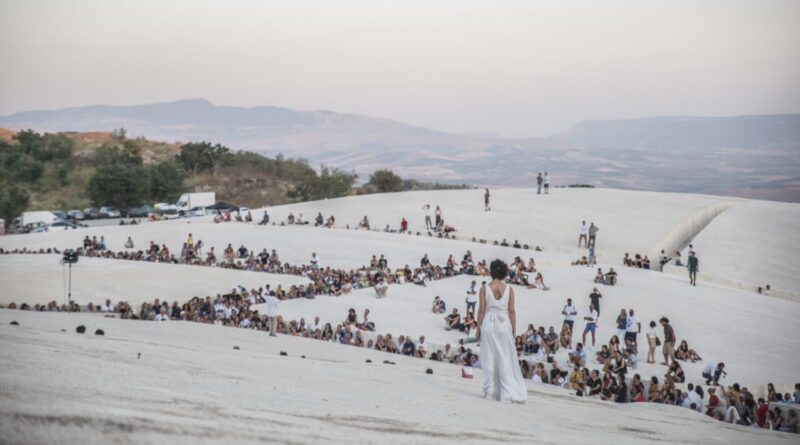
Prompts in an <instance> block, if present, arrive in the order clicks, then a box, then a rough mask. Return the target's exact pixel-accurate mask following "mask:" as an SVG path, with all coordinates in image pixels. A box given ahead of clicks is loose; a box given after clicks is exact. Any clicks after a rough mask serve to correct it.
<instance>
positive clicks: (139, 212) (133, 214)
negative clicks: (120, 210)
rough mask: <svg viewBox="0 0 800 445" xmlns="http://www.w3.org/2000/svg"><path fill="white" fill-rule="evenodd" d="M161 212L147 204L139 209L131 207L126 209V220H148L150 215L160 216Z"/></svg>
mask: <svg viewBox="0 0 800 445" xmlns="http://www.w3.org/2000/svg"><path fill="white" fill-rule="evenodd" d="M160 214H161V210H158V209H157V208H155V207H151V206H149V205H147V204H145V205H143V206H141V207H131V208H129V209H128V218H148V217H150V215H160Z"/></svg>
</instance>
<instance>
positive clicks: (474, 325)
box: [462, 312, 478, 338]
mask: <svg viewBox="0 0 800 445" xmlns="http://www.w3.org/2000/svg"><path fill="white" fill-rule="evenodd" d="M462 327H463V330H464V333H465V334H466V335H467V338H470V335H471V334H472V333H473V332H475V331H476V330H477V329H478V322H477V321H476V320H475V316H474V315H473V314H472V312H467V315H465V316H464V323H463V326H462ZM472 338H474V337H472Z"/></svg>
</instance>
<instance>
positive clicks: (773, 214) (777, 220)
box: [693, 200, 800, 296]
mask: <svg viewBox="0 0 800 445" xmlns="http://www.w3.org/2000/svg"><path fill="white" fill-rule="evenodd" d="M693 246H694V248H695V250H697V251H698V254H699V255H700V256H701V261H702V263H701V265H700V272H701V273H702V274H703V275H707V276H713V277H716V278H717V279H720V280H721V281H724V282H729V283H730V284H736V283H742V282H743V283H753V284H756V285H758V286H762V287H764V286H765V285H767V284H769V285H770V286H771V287H772V288H773V289H777V290H778V292H779V293H780V292H781V291H783V293H786V291H789V292H791V293H794V294H795V295H798V296H800V267H798V264H797V261H798V255H800V204H792V203H783V202H771V201H750V200H747V201H742V202H741V203H738V204H737V205H735V206H733V207H731V209H730V210H728V211H726V212H724V213H723V214H721V215H720V216H718V217H717V218H715V219H714V220H713V221H712V222H711V224H709V225H708V227H706V229H705V230H703V231H702V232H701V233H700V234H699V235H698V236H697V238H695V239H694V241H693Z"/></svg>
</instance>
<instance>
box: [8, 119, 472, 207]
mask: <svg viewBox="0 0 800 445" xmlns="http://www.w3.org/2000/svg"><path fill="white" fill-rule="evenodd" d="M144 152H146V153H147V156H144V155H143V153H144ZM154 152H155V153H156V154H157V155H155V156H154V155H153V153H154ZM357 179H358V176H357V175H356V174H355V173H352V172H345V171H341V170H337V169H331V168H327V167H322V168H321V169H320V171H319V172H318V171H317V170H316V169H314V168H313V167H311V166H310V165H309V164H308V162H307V161H306V160H303V159H287V158H284V157H283V156H282V155H278V156H276V157H274V158H270V157H266V156H263V155H260V154H257V153H252V152H245V151H236V152H234V151H232V150H230V149H229V148H228V147H226V146H224V145H221V144H212V143H210V142H191V143H186V144H183V145H182V146H180V148H179V151H178V152H177V153H176V152H175V147H174V146H172V147H171V146H170V145H169V144H163V143H157V142H152V141H147V140H145V139H142V138H137V139H131V138H127V137H126V133H125V131H124V130H123V129H120V130H115V131H114V132H113V133H112V134H111V136H110V137H108V138H107V140H105V141H104V142H103V143H102V144H101V145H100V146H99V147H97V148H91V149H90V148H89V147H87V146H86V145H85V143H82V142H76V141H75V139H73V138H70V137H68V136H67V135H65V134H61V133H59V134H40V133H37V132H34V131H32V130H24V131H20V132H18V133H17V134H16V136H15V137H14V140H13V141H6V140H0V218H3V219H5V220H6V221H7V222H9V223H10V221H11V220H12V219H13V218H15V217H17V216H19V215H20V214H21V213H22V212H23V211H25V210H27V209H29V208H30V209H46V210H57V209H58V210H70V209H71V208H79V207H80V206H82V204H83V205H92V206H96V207H99V206H112V207H116V208H117V209H120V210H125V209H128V208H131V207H138V206H141V205H143V204H145V203H156V202H175V201H176V200H177V199H178V197H179V196H180V194H181V193H183V192H184V191H186V190H187V189H195V188H197V189H205V190H213V191H217V198H218V199H219V200H226V199H227V200H230V201H231V203H233V204H242V205H249V206H255V205H274V204H282V203H285V202H296V201H311V200H318V199H327V198H338V197H342V196H347V195H350V194H353V193H358V194H365V193H386V192H399V191H407V190H437V189H451V188H468V186H466V185H456V186H453V185H444V184H436V183H426V182H420V181H416V180H411V179H403V178H401V177H399V176H398V175H396V174H395V173H393V172H392V171H390V170H378V171H376V172H374V173H373V174H372V175H371V176H370V178H369V181H368V182H367V183H366V184H365V185H363V186H362V187H359V188H354V184H355V182H356V180H357ZM266 192H269V193H266ZM53 197H55V198H53Z"/></svg>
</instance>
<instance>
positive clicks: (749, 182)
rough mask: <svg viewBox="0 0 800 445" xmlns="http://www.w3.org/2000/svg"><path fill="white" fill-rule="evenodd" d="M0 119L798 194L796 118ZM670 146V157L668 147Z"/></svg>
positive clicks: (135, 114)
mask: <svg viewBox="0 0 800 445" xmlns="http://www.w3.org/2000/svg"><path fill="white" fill-rule="evenodd" d="M0 126H6V127H8V128H12V129H23V128H34V129H36V130H38V131H97V130H104V131H110V130H113V129H114V128H120V127H124V128H126V129H127V130H128V132H129V134H131V135H133V136H139V135H142V136H145V137H147V138H149V139H155V140H166V141H192V140H209V141H213V142H220V143H222V144H225V145H228V146H230V147H231V148H233V149H243V150H249V151H253V152H258V153H263V154H267V155H271V156H272V155H277V154H278V153H282V154H283V155H284V156H287V157H302V158H305V159H308V160H309V161H310V162H311V163H312V164H313V165H322V164H324V165H327V166H330V167H335V168H341V169H344V170H347V171H350V170H353V171H355V172H356V173H358V174H360V175H361V176H365V175H367V174H369V173H371V172H373V171H375V170H378V169H382V168H391V169H393V170H394V171H395V172H397V173H398V174H400V175H401V176H404V177H412V178H416V179H420V180H433V181H439V182H442V181H444V182H451V183H472V184H489V185H504V186H530V185H532V184H533V183H534V182H535V176H536V173H537V172H538V171H545V170H547V171H549V172H550V173H551V175H552V176H553V180H554V183H555V184H556V185H566V184H571V183H590V184H594V185H597V186H605V187H615V188H625V189H634V190H654V191H676V192H692V193H710V194H717V195H732V196H742V197H750V198H763V199H772V200H781V201H800V115H797V114H790V115H763V116H735V117H709V118H705V117H682V116H678V117H655V118H647V119H631V120H612V121H586V122H583V123H581V124H578V125H577V126H576V127H574V128H573V129H571V130H569V131H567V132H565V133H562V134H558V135H554V136H553V137H549V138H532V139H506V138H500V137H478V136H467V135H458V134H448V133H443V132H438V131H434V130H430V129H426V128H420V127H417V126H413V125H407V124H403V123H399V122H395V121H391V120H387V119H379V118H373V117H369V116H360V115H353V114H346V113H337V112H333V111H326V110H315V111H297V110H290V109H286V108H279V107H270V106H262V107H249V108H248V107H232V106H217V105H214V104H212V103H210V102H208V101H206V100H203V99H191V100H182V101H176V102H168V103H160V104H148V105H136V106H90V107H77V108H67V109H62V110H52V111H31V112H23V113H16V114H13V115H9V116H2V117H0ZM678 153H680V155H678Z"/></svg>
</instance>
